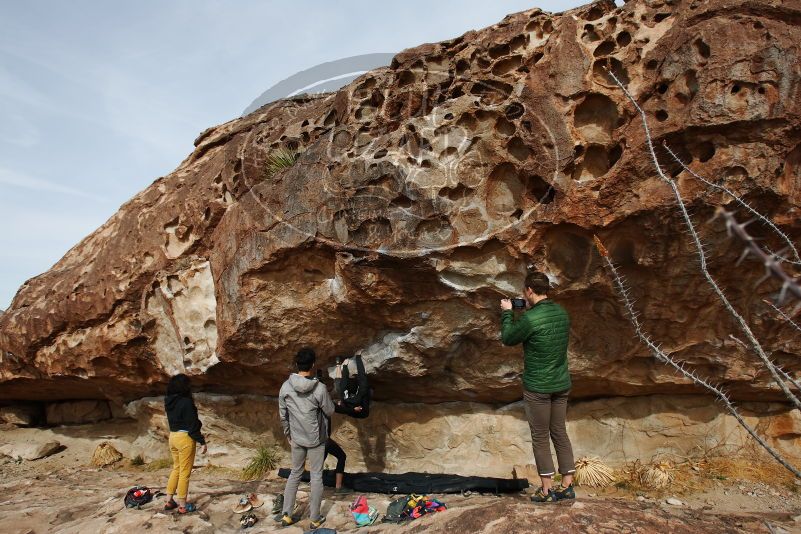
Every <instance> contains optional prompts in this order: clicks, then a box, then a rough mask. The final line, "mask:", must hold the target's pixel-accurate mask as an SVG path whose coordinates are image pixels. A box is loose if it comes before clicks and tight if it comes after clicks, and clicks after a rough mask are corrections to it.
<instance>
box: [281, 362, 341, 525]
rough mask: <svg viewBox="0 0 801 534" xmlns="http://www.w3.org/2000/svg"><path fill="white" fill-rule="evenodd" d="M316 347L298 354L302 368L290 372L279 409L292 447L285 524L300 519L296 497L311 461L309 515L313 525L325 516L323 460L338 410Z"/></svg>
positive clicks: (321, 521)
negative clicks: (318, 372) (320, 372)
mask: <svg viewBox="0 0 801 534" xmlns="http://www.w3.org/2000/svg"><path fill="white" fill-rule="evenodd" d="M315 359H316V358H315V354H314V351H313V350H312V349H310V348H303V349H301V350H299V351H298V354H297V356H295V365H296V366H297V369H298V372H297V373H292V374H291V375H289V379H287V381H286V382H284V384H283V385H282V386H281V391H280V392H279V393H278V413H279V417H280V418H281V426H282V427H283V430H284V435H285V436H286V438H287V439H288V440H289V446H290V448H291V450H292V472H291V473H290V474H289V478H288V479H287V481H286V488H285V489H284V509H283V517H282V518H281V524H282V525H284V526H289V525H292V524H294V523H296V522H297V521H298V519H297V518H295V517H293V515H292V512H293V511H294V508H295V497H296V495H297V492H298V486H299V485H300V479H301V477H302V476H303V468H304V464H305V463H306V461H307V460H308V462H309V475H310V479H311V480H310V485H311V497H310V503H309V515H310V516H311V529H312V530H313V529H316V528H319V527H320V525H322V524H323V522H324V521H325V518H324V517H322V516H321V515H320V505H321V503H322V500H323V463H324V461H325V442H326V440H327V439H328V433H329V428H328V421H329V418H330V417H331V414H333V413H334V403H333V401H332V400H331V395H329V393H328V390H327V389H326V387H325V386H324V385H323V383H322V382H320V381H319V380H317V379H316V378H315V377H314V374H313V372H312V370H313V369H314V362H315Z"/></svg>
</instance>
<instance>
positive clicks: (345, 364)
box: [325, 355, 371, 493]
mask: <svg viewBox="0 0 801 534" xmlns="http://www.w3.org/2000/svg"><path fill="white" fill-rule="evenodd" d="M336 362H337V364H336V370H335V371H334V389H335V390H336V392H337V395H338V396H339V399H338V400H337V401H336V402H335V408H334V409H335V411H336V413H341V414H344V415H348V416H350V417H354V418H356V419H364V418H366V417H367V416H368V415H370V393H371V392H370V384H369V382H368V380H367V373H366V372H365V370H364V363H363V362H362V357H361V356H358V355H357V356H354V357H352V358H346V357H344V356H337V358H336ZM354 367H355V369H354ZM353 373H356V376H355V378H354V377H353ZM330 426H331V425H330V422H329V427H330ZM329 454H330V455H332V456H334V457H335V458H336V459H337V465H336V469H335V474H336V477H335V492H336V493H350V492H351V490H349V489H348V488H345V487H344V480H345V461H346V460H347V455H346V454H345V451H344V450H343V449H342V447H341V446H340V445H339V443H337V442H336V441H334V439H333V438H330V437H329V438H328V441H327V442H326V444H325V455H326V456H328V455H329Z"/></svg>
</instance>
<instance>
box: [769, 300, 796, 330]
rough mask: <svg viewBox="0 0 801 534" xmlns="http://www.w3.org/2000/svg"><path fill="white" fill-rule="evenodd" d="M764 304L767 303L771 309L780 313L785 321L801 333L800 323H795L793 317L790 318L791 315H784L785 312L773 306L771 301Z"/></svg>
mask: <svg viewBox="0 0 801 534" xmlns="http://www.w3.org/2000/svg"><path fill="white" fill-rule="evenodd" d="M763 302H765V303H766V304H767V305H768V306H770V307H771V308H773V309H774V310H776V311H777V312H779V315H781V316H782V317H784V320H785V321H787V322H788V323H790V326H792V327H793V328H795V329H796V330H798V331H799V332H801V326H798V323H796V322H795V321H793V319H792V317H790V316H789V315H787V314H786V313H784V312H783V311H782V310H781V309H779V307H778V306H776V305H775V304H773V303H772V302H771V301H769V300H764V301H763Z"/></svg>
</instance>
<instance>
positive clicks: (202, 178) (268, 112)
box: [0, 0, 801, 403]
mask: <svg viewBox="0 0 801 534" xmlns="http://www.w3.org/2000/svg"><path fill="white" fill-rule="evenodd" d="M799 19H801V3H799V2H797V1H791V2H781V3H780V2H754V1H744V0H714V1H709V2H698V1H676V2H644V1H631V2H628V3H627V4H626V5H625V6H623V7H621V8H615V6H614V4H613V3H612V2H608V1H607V2H599V3H596V4H594V5H591V6H585V7H582V8H578V9H575V10H572V11H568V12H566V13H564V14H559V15H552V14H548V13H545V12H542V11H540V10H537V9H532V10H529V11H525V12H521V13H517V14H514V15H510V16H508V17H507V18H505V19H504V20H503V21H501V22H500V23H498V24H496V25H493V26H491V27H489V28H486V29H483V30H480V31H471V32H468V33H466V34H465V35H463V36H461V37H458V38H455V39H452V40H450V41H445V42H441V43H434V44H425V45H422V46H419V47H417V48H413V49H409V50H406V51H404V52H402V53H400V54H398V55H397V56H396V57H395V58H394V60H393V61H392V64H391V65H390V66H389V67H386V68H381V69H376V70H374V71H371V72H369V73H367V74H365V75H363V76H361V77H360V78H358V79H357V80H355V81H354V82H353V83H351V84H349V85H348V86H346V87H344V88H342V89H341V90H339V91H338V92H336V93H332V94H323V95H318V96H300V97H295V98H290V99H285V100H280V101H277V102H274V103H272V104H269V105H267V106H264V107H262V108H260V109H259V110H258V111H255V112H253V113H252V114H250V115H248V116H246V117H244V118H241V119H236V120H233V121H230V122H228V123H225V124H223V125H220V126H218V127H215V128H210V129H209V130H207V131H205V132H203V133H202V134H201V135H200V137H198V139H197V140H196V141H195V150H194V151H193V153H192V154H191V155H190V156H189V157H187V159H186V160H185V161H184V162H182V163H181V165H180V166H179V167H178V168H177V169H176V170H175V171H174V172H173V173H171V174H170V175H168V176H165V177H162V178H159V179H158V180H157V181H156V182H155V183H153V185H151V186H150V187H148V188H147V189H145V190H144V191H142V192H141V193H140V194H138V195H137V196H136V197H134V198H133V199H132V200H131V201H129V202H128V203H126V204H125V205H124V206H123V207H122V208H121V209H120V210H119V212H118V213H117V214H115V215H114V216H113V217H112V218H111V219H110V220H109V221H108V222H106V223H105V224H104V225H103V226H102V227H101V228H99V229H98V230H97V231H96V232H94V233H93V234H91V235H90V236H88V237H87V238H85V239H84V240H83V241H81V242H80V243H79V244H78V245H76V246H75V247H74V248H73V249H72V250H70V251H69V252H68V253H67V255H66V256H65V257H64V258H63V259H62V260H60V261H59V262H58V263H57V264H56V265H55V266H54V267H53V268H52V269H51V270H50V271H48V272H46V273H44V274H42V275H40V276H38V277H36V278H34V279H32V280H30V281H28V282H27V283H26V284H25V285H24V286H23V287H22V288H21V289H20V291H19V292H18V294H17V295H16V297H15V298H14V301H13V303H12V305H11V306H10V308H9V309H8V310H7V311H6V312H5V313H4V314H2V316H0V351H2V352H0V392H2V396H3V398H4V399H8V400H25V399H34V400H64V399H69V398H78V399H87V398H96V399H112V400H114V401H116V402H123V401H128V400H131V399H134V398H138V397H142V396H144V395H148V394H160V393H162V391H163V385H164V383H165V381H166V379H167V377H168V376H169V375H170V374H173V373H175V372H179V371H182V372H187V373H189V374H191V375H193V376H194V377H195V382H196V384H198V385H199V386H201V387H203V388H206V389H208V390H211V391H214V390H216V391H222V392H226V393H234V392H235V393H253V394H259V395H274V394H276V392H277V390H278V387H279V385H280V383H281V382H282V381H283V380H284V378H285V375H286V373H287V371H288V370H289V369H290V361H291V358H292V355H293V354H294V353H295V351H296V350H297V349H298V348H300V347H301V346H303V345H311V346H313V347H315V348H316V349H317V350H318V352H319V353H320V354H321V355H322V357H323V363H330V362H331V361H332V360H333V356H334V355H335V354H337V353H350V352H352V351H357V350H362V351H364V353H365V360H366V362H367V365H368V368H369V369H370V370H371V372H372V373H373V376H374V381H373V382H374V385H375V386H376V396H377V397H378V398H379V399H383V400H391V401H401V402H419V401H423V402H444V401H461V402H464V401H470V402H490V403H505V402H512V401H515V400H517V399H518V398H519V397H520V392H521V388H520V382H519V378H518V374H519V373H520V371H521V367H522V364H521V358H520V353H519V349H518V348H504V347H502V346H501V344H500V342H499V341H498V311H497V300H498V298H499V293H501V294H506V295H511V294H514V293H516V292H517V288H519V287H520V284H521V281H522V278H523V274H524V272H525V269H526V268H527V266H529V265H533V266H536V267H538V268H540V269H543V270H545V271H547V272H548V273H549V275H550V276H551V277H552V278H553V280H554V281H555V282H557V283H558V289H557V290H556V291H555V292H554V295H553V296H554V298H555V299H556V300H557V301H558V302H560V303H562V304H563V305H564V306H566V307H567V308H568V310H569V311H570V313H571V315H572V318H573V327H572V343H571V346H570V358H571V365H572V371H573V375H574V381H575V387H574V396H576V397H579V398H580V397H593V396H617V395H644V394H671V395H677V394H687V393H691V392H694V391H695V390H694V388H693V386H692V385H690V384H687V383H686V382H684V381H683V380H682V379H679V378H677V377H676V376H675V375H674V374H673V373H672V372H670V371H669V370H668V369H665V368H663V367H661V366H660V365H659V364H657V363H655V362H654V360H653V359H652V358H651V357H650V356H649V354H648V353H647V351H646V349H644V348H643V347H642V346H641V345H640V344H639V343H638V342H637V341H636V340H635V339H634V338H633V336H632V331H631V329H630V326H629V324H628V322H627V320H626V319H625V318H624V317H623V315H622V312H621V307H620V305H619V303H618V301H617V298H616V296H615V293H614V291H613V290H612V288H611V286H610V283H609V280H608V278H607V275H606V273H605V272H604V270H603V269H602V265H601V262H600V261H599V257H598V255H597V253H596V252H595V251H594V249H593V246H592V242H591V237H592V235H593V234H598V235H599V236H600V237H601V238H602V239H603V240H604V242H605V243H606V244H607V246H608V247H609V248H610V250H611V252H612V255H613V257H614V259H615V260H616V261H617V263H618V264H619V265H620V266H621V269H622V270H623V271H624V272H625V274H626V275H627V276H628V278H629V281H630V282H631V284H632V291H633V293H634V295H635V296H636V297H637V299H638V305H639V306H640V308H641V311H642V312H643V320H644V322H645V324H646V326H647V328H648V329H649V330H650V331H651V332H652V334H653V336H654V338H655V339H657V340H658V341H659V342H661V343H662V346H663V348H665V350H666V351H668V352H670V353H672V354H673V356H674V357H676V358H677V359H680V360H682V361H685V362H687V363H688V364H689V365H690V366H692V367H693V368H695V369H697V370H698V372H699V373H701V374H702V375H704V376H708V377H710V378H712V379H713V380H715V381H717V382H722V383H725V384H726V385H727V386H728V388H729V389H730V391H731V392H732V394H733V395H734V397H736V398H740V399H763V400H764V399H776V398H779V397H778V396H777V395H776V392H775V389H774V388H771V387H770V386H769V383H768V381H767V379H766V373H764V372H763V371H762V370H761V368H760V366H759V365H757V363H756V359H755V358H754V357H753V356H752V355H751V354H750V352H749V351H748V349H747V348H746V347H745V345H744V343H742V342H741V341H740V339H741V337H742V336H740V335H739V334H738V333H737V331H736V330H735V329H734V326H733V324H732V321H730V320H729V318H728V317H727V316H726V315H725V314H724V313H723V311H722V308H721V307H720V305H719V304H718V303H717V301H716V299H715V298H714V296H713V295H712V294H711V292H710V291H709V289H708V287H707V286H706V285H705V282H704V281H703V279H702V278H701V276H700V275H699V273H698V272H697V268H696V260H695V258H694V256H693V250H692V249H691V247H690V245H689V243H688V240H687V239H686V236H685V234H684V233H683V227H682V225H681V221H680V220H679V218H678V212H677V210H676V208H675V205H674V200H673V199H672V197H671V194H670V191H669V189H668V188H667V187H666V186H665V185H664V184H662V183H661V182H660V181H659V180H658V178H657V177H656V175H655V171H654V169H653V167H652V164H651V162H650V160H649V158H648V157H647V155H646V152H645V146H644V137H643V131H642V128H641V124H640V122H639V119H638V118H637V117H636V116H635V114H634V112H633V110H632V106H631V105H630V104H629V103H628V102H627V101H626V100H625V98H624V97H623V95H622V93H621V92H620V90H619V89H618V88H616V87H615V85H614V84H613V83H612V81H611V79H610V77H609V75H608V74H607V71H606V70H605V68H606V69H608V70H610V71H611V72H613V73H614V74H615V75H616V76H618V77H619V78H620V79H621V80H623V82H624V83H626V84H627V87H628V89H629V90H630V91H631V92H632V93H633V95H634V96H635V97H636V98H637V100H638V101H639V102H640V103H641V105H642V106H643V108H644V109H645V111H646V113H647V114H648V117H649V120H650V122H651V126H652V128H653V134H654V138H655V140H656V142H657V144H659V143H661V142H662V141H667V142H668V143H669V144H670V145H671V146H672V147H673V148H674V149H675V150H677V151H678V153H679V154H680V155H681V157H683V158H684V159H685V161H686V162H688V163H689V165H690V167H691V168H693V169H694V170H696V171H697V172H700V173H702V174H704V175H706V176H708V177H710V178H711V179H714V180H719V181H720V183H722V184H724V185H726V186H727V187H729V188H731V189H732V190H734V191H736V192H737V193H738V194H741V195H743V196H745V197H747V198H748V199H749V200H750V201H752V202H753V203H754V205H755V206H757V207H758V208H759V209H762V210H764V211H765V212H766V213H767V214H769V215H770V216H772V217H774V218H775V220H776V221H777V222H779V223H781V224H783V225H784V228H785V229H786V231H787V232H788V233H789V235H790V236H791V237H793V238H797V237H798V236H799V235H801V228H799V224H798V207H799V201H800V200H801V196H800V195H801V171H799V169H800V168H801V167H800V166H799V161H801V159H800V156H799V154H801V129H799V102H801V94H799V69H800V68H801V67H799V65H801V62H799V57H798V54H799V44H801V34H800V33H799V32H798V30H797V21H798V20H799ZM735 44H736V45H735ZM279 148H288V149H289V150H293V151H298V152H299V153H300V157H299V159H298V161H297V162H296V163H295V164H294V165H293V166H291V167H290V168H287V169H279V170H278V171H277V172H270V171H268V167H269V166H268V165H267V162H268V160H269V158H270V156H271V155H272V154H274V153H275V151H276V150H277V149H279ZM661 155H662V156H664V154H661ZM663 162H664V163H665V167H666V169H667V170H668V172H670V173H671V174H673V175H674V176H676V177H677V179H678V181H679V183H680V185H681V189H682V193H683V195H684V197H685V198H686V199H687V201H688V203H689V204H690V205H691V206H692V207H693V213H694V216H695V218H696V220H697V222H698V223H699V225H700V231H701V234H702V239H703V240H704V241H705V242H706V243H707V244H708V245H709V262H710V268H711V270H712V271H713V273H714V274H715V275H716V276H717V277H718V278H719V280H720V281H721V283H722V285H723V286H724V288H725V290H726V291H727V292H728V294H729V295H730V296H731V298H732V299H733V302H734V303H735V305H736V306H737V307H738V309H740V310H741V311H742V312H743V313H744V314H745V315H746V318H747V320H748V321H749V323H750V324H751V325H752V327H753V328H754V330H755V332H756V333H757V335H758V336H759V337H760V339H761V340H762V341H763V342H764V345H765V348H766V349H767V350H768V351H769V352H771V353H772V356H773V358H774V359H775V360H776V361H777V362H778V363H780V364H781V365H783V366H785V368H786V369H787V370H788V371H791V372H795V371H797V370H798V369H799V367H800V366H799V364H798V361H799V360H798V356H799V354H801V347H800V346H799V337H798V335H797V334H793V332H792V331H791V330H789V329H788V328H787V327H786V325H785V324H784V323H783V322H782V321H781V320H779V319H777V318H776V316H775V315H774V314H773V313H772V312H771V311H770V310H769V309H768V308H767V307H766V306H765V305H763V304H762V303H761V298H762V297H764V296H766V295H768V294H769V293H770V292H771V291H773V290H774V289H775V287H773V286H771V285H770V283H766V284H763V285H762V286H760V287H759V289H757V290H755V289H753V283H754V282H755V281H756V280H757V279H758V278H759V277H760V276H761V274H762V271H761V267H760V266H759V265H755V264H752V263H748V262H746V263H745V264H743V265H741V266H740V267H734V262H735V260H736V258H737V256H738V255H739V252H740V246H739V245H738V244H737V243H736V242H734V241H732V240H729V239H728V238H727V236H726V233H725V230H724V228H723V226H722V224H721V223H720V222H719V221H718V222H712V223H708V222H707V219H708V218H709V215H710V214H711V213H712V206H713V205H715V204H718V203H721V202H725V201H726V200H725V199H723V198H722V197H720V196H718V194H717V193H712V194H708V192H707V191H706V190H705V189H704V188H703V187H702V185H701V184H699V183H698V182H697V181H694V180H693V179H692V178H691V177H689V176H688V175H687V173H686V172H684V173H680V172H678V171H679V170H680V169H678V168H677V166H676V165H675V164H672V163H670V162H669V161H668V159H667V158H666V157H665V158H664V160H663ZM761 231H762V230H755V232H757V233H758V232H761ZM763 233H764V232H763ZM768 244H770V245H771V246H773V245H774V243H773V242H772V241H770V240H768ZM776 248H778V247H776ZM789 268H790V267H789V266H788V269H789ZM730 334H734V336H735V337H732V336H731V335H730Z"/></svg>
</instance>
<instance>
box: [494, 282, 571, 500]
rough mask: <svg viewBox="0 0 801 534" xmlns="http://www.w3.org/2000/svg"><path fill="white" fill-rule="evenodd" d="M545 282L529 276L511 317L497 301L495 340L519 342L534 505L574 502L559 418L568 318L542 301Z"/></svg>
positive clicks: (566, 383)
mask: <svg viewBox="0 0 801 534" xmlns="http://www.w3.org/2000/svg"><path fill="white" fill-rule="evenodd" d="M549 289H550V282H549V280H548V277H547V276H546V275H545V274H543V273H540V272H536V271H533V272H530V273H528V275H527V276H526V280H525V283H524V287H523V293H524V295H525V303H521V304H524V306H525V308H527V309H526V311H524V312H523V313H522V314H521V315H520V316H519V317H517V318H515V312H514V310H513V305H512V300H511V299H503V300H501V310H502V312H501V341H502V342H503V344H504V345H508V346H512V345H518V344H520V343H522V344H523V361H524V370H523V387H524V393H523V399H524V401H525V409H526V417H527V418H528V424H529V428H530V430H531V441H532V445H533V448H534V460H535V462H536V464H537V473H538V474H539V475H540V480H541V483H542V485H541V487H540V488H539V489H538V490H537V491H536V492H535V493H534V495H532V496H531V500H532V501H534V502H551V501H558V500H562V499H574V498H575V496H576V494H575V491H574V490H573V473H575V471H576V469H575V463H574V461H573V447H572V445H571V443H570V438H569V437H568V435H567V428H566V426H565V419H566V414H567V399H568V395H569V393H570V387H571V381H570V372H569V370H568V365H567V345H568V340H569V337H570V317H569V316H568V314H567V311H566V310H565V309H564V308H563V307H562V306H560V305H559V304H557V303H555V302H554V301H553V300H551V299H549V298H548V290H549ZM549 438H550V440H551V441H553V444H554V448H555V449H556V457H557V459H558V461H559V473H560V474H561V475H562V483H561V484H560V485H559V486H558V487H556V488H554V487H553V483H552V480H553V475H554V466H553V458H552V457H551V444H550V442H549Z"/></svg>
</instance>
